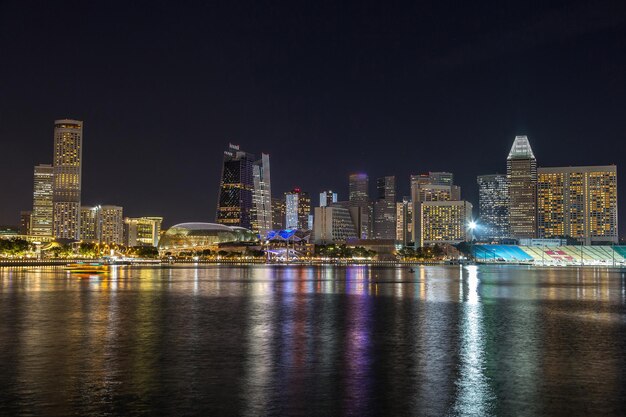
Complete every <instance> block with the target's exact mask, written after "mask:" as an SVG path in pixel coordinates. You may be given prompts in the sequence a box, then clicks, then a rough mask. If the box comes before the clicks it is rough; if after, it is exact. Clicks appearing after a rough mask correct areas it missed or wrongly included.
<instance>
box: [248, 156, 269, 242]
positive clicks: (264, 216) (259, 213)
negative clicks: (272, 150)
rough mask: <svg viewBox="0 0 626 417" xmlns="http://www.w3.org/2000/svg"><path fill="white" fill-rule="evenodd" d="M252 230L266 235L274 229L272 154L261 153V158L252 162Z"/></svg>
mask: <svg viewBox="0 0 626 417" xmlns="http://www.w3.org/2000/svg"><path fill="white" fill-rule="evenodd" d="M252 177H253V186H254V188H253V190H252V218H251V222H252V231H254V232H256V233H259V234H260V235H261V236H266V235H267V232H269V231H270V230H272V188H271V179H270V156H269V155H268V154H265V153H263V154H261V159H260V160H258V161H256V162H254V163H253V164H252Z"/></svg>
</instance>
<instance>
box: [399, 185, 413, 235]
mask: <svg viewBox="0 0 626 417" xmlns="http://www.w3.org/2000/svg"><path fill="white" fill-rule="evenodd" d="M412 233H413V204H412V203H411V199H410V198H409V197H402V201H401V202H397V203H396V240H397V241H398V242H400V243H401V244H402V245H403V246H406V245H408V244H409V242H411V241H412Z"/></svg>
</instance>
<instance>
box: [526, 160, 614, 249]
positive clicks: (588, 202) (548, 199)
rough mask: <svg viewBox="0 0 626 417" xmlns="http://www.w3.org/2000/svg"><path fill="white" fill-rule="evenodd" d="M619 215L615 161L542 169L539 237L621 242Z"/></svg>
mask: <svg viewBox="0 0 626 417" xmlns="http://www.w3.org/2000/svg"><path fill="white" fill-rule="evenodd" d="M617 218H618V211H617V167H616V166H615V165H610V166H588V167H558V168H539V169H538V180H537V231H538V237H540V238H554V237H572V238H575V239H578V240H579V241H580V242H582V243H584V244H586V245H590V244H592V243H594V242H602V243H608V242H612V243H617V242H618V233H617Z"/></svg>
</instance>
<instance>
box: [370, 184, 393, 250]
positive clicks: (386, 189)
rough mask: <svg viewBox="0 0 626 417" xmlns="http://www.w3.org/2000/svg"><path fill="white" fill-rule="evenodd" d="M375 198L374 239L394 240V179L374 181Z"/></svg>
mask: <svg viewBox="0 0 626 417" xmlns="http://www.w3.org/2000/svg"><path fill="white" fill-rule="evenodd" d="M376 190H377V196H376V201H374V222H373V237H374V239H395V238H396V177H394V176H388V177H382V178H378V179H377V180H376Z"/></svg>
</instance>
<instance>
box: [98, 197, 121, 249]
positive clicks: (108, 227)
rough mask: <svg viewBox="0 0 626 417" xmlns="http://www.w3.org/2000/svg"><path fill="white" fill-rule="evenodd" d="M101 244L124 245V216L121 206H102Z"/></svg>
mask: <svg viewBox="0 0 626 417" xmlns="http://www.w3.org/2000/svg"><path fill="white" fill-rule="evenodd" d="M100 242H102V243H107V244H123V243H124V216H123V209H122V207H119V206H100Z"/></svg>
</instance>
